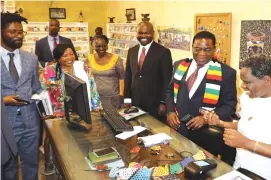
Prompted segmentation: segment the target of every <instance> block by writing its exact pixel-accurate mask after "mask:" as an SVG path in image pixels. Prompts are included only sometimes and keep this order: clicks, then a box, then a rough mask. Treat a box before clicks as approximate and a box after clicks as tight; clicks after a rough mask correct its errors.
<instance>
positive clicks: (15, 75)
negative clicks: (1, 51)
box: [8, 53, 19, 84]
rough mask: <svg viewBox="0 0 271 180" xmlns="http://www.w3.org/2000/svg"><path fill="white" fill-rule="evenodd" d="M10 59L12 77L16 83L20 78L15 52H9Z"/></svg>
mask: <svg viewBox="0 0 271 180" xmlns="http://www.w3.org/2000/svg"><path fill="white" fill-rule="evenodd" d="M8 55H9V57H10V60H9V73H10V76H11V78H12V79H13V81H14V83H15V84H17V82H18V80H19V75H18V72H17V69H16V67H15V64H14V55H15V54H14V53H8Z"/></svg>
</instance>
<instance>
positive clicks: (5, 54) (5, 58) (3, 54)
mask: <svg viewBox="0 0 271 180" xmlns="http://www.w3.org/2000/svg"><path fill="white" fill-rule="evenodd" d="M8 53H14V58H13V59H14V64H15V67H16V70H17V72H18V75H19V77H20V75H21V72H22V62H21V57H20V51H19V49H16V50H14V51H13V52H9V51H8V50H6V49H5V48H3V47H2V46H0V55H1V59H3V61H4V63H5V65H6V67H7V69H8V71H9V61H10V56H9V55H8Z"/></svg>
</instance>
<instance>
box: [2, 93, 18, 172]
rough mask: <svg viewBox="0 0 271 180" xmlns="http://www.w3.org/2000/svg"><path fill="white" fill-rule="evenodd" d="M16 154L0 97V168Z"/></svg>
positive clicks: (14, 142)
mask: <svg viewBox="0 0 271 180" xmlns="http://www.w3.org/2000/svg"><path fill="white" fill-rule="evenodd" d="M17 153H18V149H17V144H16V141H15V138H14V135H13V131H12V128H11V125H10V122H9V120H8V112H7V110H6V107H5V105H4V103H3V99H2V97H1V166H2V165H4V164H5V163H7V162H8V160H9V159H10V158H11V156H16V155H17ZM2 173H3V172H2Z"/></svg>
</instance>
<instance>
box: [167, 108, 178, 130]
mask: <svg viewBox="0 0 271 180" xmlns="http://www.w3.org/2000/svg"><path fill="white" fill-rule="evenodd" d="M167 122H168V125H169V126H170V127H172V128H173V129H175V130H177V129H178V128H179V127H180V124H181V122H180V120H179V117H178V115H177V114H176V113H175V112H170V113H169V114H168V115H167Z"/></svg>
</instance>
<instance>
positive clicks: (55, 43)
mask: <svg viewBox="0 0 271 180" xmlns="http://www.w3.org/2000/svg"><path fill="white" fill-rule="evenodd" d="M56 45H57V42H56V38H55V37H54V49H55V47H56Z"/></svg>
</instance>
